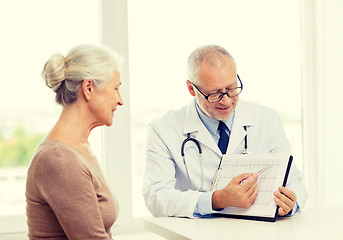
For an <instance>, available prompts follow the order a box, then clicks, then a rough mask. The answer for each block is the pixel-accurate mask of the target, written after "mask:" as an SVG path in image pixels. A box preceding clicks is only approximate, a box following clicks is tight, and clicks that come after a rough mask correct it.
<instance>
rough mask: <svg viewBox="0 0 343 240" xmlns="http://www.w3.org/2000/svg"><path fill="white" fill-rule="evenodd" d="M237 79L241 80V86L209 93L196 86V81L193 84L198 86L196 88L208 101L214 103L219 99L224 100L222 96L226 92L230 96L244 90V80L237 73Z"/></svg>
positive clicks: (234, 95)
mask: <svg viewBox="0 0 343 240" xmlns="http://www.w3.org/2000/svg"><path fill="white" fill-rule="evenodd" d="M237 79H238V80H239V83H240V87H235V88H232V89H229V90H227V91H226V92H219V93H212V94H209V95H205V94H204V93H203V92H202V91H201V90H200V89H199V88H198V87H197V86H195V84H194V83H192V82H191V84H192V85H193V86H194V87H195V88H196V90H198V91H199V93H201V95H203V96H204V98H205V99H206V100H207V101H208V102H210V103H212V102H218V101H220V100H222V98H223V97H224V95H225V94H226V95H227V96H228V97H236V96H237V95H239V94H240V93H241V92H242V90H243V84H242V81H241V79H240V77H239V76H238V74H237Z"/></svg>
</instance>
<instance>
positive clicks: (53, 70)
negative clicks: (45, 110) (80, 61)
mask: <svg viewBox="0 0 343 240" xmlns="http://www.w3.org/2000/svg"><path fill="white" fill-rule="evenodd" d="M42 77H43V79H44V80H45V83H46V85H47V86H48V87H49V88H51V89H52V90H53V91H54V92H56V90H57V89H58V88H59V87H60V86H61V83H62V82H63V81H64V80H65V78H66V66H65V59H64V56H63V55H62V54H60V53H56V54H53V55H52V56H51V57H50V59H49V60H48V61H47V62H46V63H45V65H44V69H43V71H42Z"/></svg>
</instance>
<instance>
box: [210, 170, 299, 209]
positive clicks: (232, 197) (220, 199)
mask: <svg viewBox="0 0 343 240" xmlns="http://www.w3.org/2000/svg"><path fill="white" fill-rule="evenodd" d="M258 176H259V173H243V174H241V175H238V176H236V177H234V178H233V179H232V180H231V181H230V182H229V184H228V185H226V187H225V188H223V189H221V190H217V191H215V192H214V193H213V195H212V209H213V210H221V209H223V208H226V207H242V208H249V207H250V206H251V205H252V204H253V202H254V201H255V199H256V197H257V193H258V186H257V179H258ZM278 190H279V191H275V192H274V196H275V199H274V201H275V203H276V204H277V205H278V206H279V209H278V214H279V216H285V215H287V214H288V213H290V212H291V211H292V210H293V208H294V206H295V203H296V200H297V198H296V195H295V193H294V192H293V191H291V190H289V189H287V188H285V187H279V189H278Z"/></svg>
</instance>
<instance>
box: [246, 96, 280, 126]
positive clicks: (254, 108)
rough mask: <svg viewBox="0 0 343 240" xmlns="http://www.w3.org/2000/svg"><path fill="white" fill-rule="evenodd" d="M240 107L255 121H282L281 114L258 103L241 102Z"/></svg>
mask: <svg viewBox="0 0 343 240" xmlns="http://www.w3.org/2000/svg"><path fill="white" fill-rule="evenodd" d="M239 105H240V107H241V108H242V109H244V110H245V111H247V112H249V114H250V115H251V117H252V118H253V119H259V120H261V121H263V120H265V121H266V122H269V123H270V122H273V121H281V119H280V116H279V113H278V112H277V111H276V110H275V109H273V108H271V107H268V106H266V105H262V104H260V103H257V102H251V101H245V100H239Z"/></svg>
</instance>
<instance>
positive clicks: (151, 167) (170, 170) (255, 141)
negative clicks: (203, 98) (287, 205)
mask: <svg viewBox="0 0 343 240" xmlns="http://www.w3.org/2000/svg"><path fill="white" fill-rule="evenodd" d="M243 126H248V130H247V132H248V151H249V152H251V153H252V154H256V153H261V154H262V153H289V154H290V152H291V151H290V146H289V143H288V140H287V139H286V136H285V133H284V130H283V127H282V124H281V121H280V118H279V116H278V114H277V113H276V111H274V110H272V109H269V108H266V107H264V106H261V105H258V104H256V103H251V102H246V101H242V100H239V102H238V105H237V107H236V110H235V118H234V122H233V126H232V131H231V135H230V140H229V146H228V150H227V154H241V153H242V152H243V150H244V137H245V135H246V132H245V130H244V128H243ZM187 133H191V136H192V137H193V138H196V139H197V140H198V141H199V143H200V146H201V148H202V151H203V171H204V188H205V190H207V191H209V190H210V186H211V182H212V180H213V177H214V175H215V172H216V170H217V168H218V164H219V161H220V158H221V156H222V154H221V152H220V149H219V148H218V146H217V143H216V142H215V141H214V139H213V137H212V136H211V135H210V133H209V131H208V130H207V129H206V127H205V125H204V124H203V123H202V121H201V119H200V118H199V116H198V113H197V111H196V108H195V102H194V101H193V102H192V103H191V104H190V105H188V106H185V107H182V108H181V109H179V110H173V111H170V112H168V113H167V114H165V115H164V116H162V117H161V118H159V119H155V120H153V121H152V123H151V124H150V125H149V128H148V138H147V152H146V170H145V177H144V183H143V196H144V198H145V202H146V205H147V207H148V209H149V210H150V212H151V213H152V214H153V215H154V216H186V217H192V216H193V212H194V209H195V207H196V204H197V202H198V199H199V196H200V194H204V193H202V192H199V191H198V190H199V189H200V188H201V180H202V177H201V164H200V159H199V153H198V148H197V147H196V145H195V144H194V143H193V142H192V143H191V142H188V143H187V144H186V145H185V150H184V151H185V156H186V164H187V168H188V171H189V175H190V178H191V181H192V183H193V185H194V186H195V188H196V189H191V188H192V186H191V184H190V182H189V180H188V177H187V173H186V168H185V165H184V163H183V159H182V157H181V144H182V142H183V141H184V140H185V138H186V137H187ZM287 187H288V188H289V189H291V190H292V191H294V192H295V193H296V195H297V202H298V204H299V206H300V208H302V207H303V206H304V204H305V202H306V199H307V192H306V189H305V187H304V185H303V184H302V175H301V173H300V171H299V170H298V168H297V167H296V166H295V165H294V164H293V166H292V168H291V172H290V175H289V178H288V184H287Z"/></svg>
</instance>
